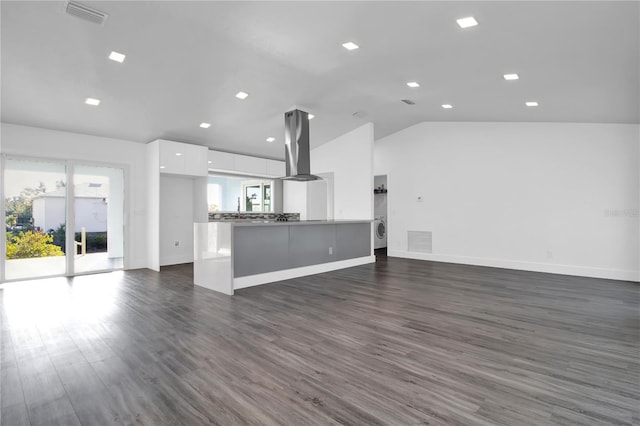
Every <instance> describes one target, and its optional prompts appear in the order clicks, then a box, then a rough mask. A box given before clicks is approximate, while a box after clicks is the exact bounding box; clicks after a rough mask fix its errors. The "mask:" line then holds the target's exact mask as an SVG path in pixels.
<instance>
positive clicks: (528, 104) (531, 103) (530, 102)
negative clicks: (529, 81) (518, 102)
mask: <svg viewBox="0 0 640 426" xmlns="http://www.w3.org/2000/svg"><path fill="white" fill-rule="evenodd" d="M524 104H525V105H526V106H528V107H537V106H538V105H539V104H538V103H537V102H536V101H528V102H525V103H524Z"/></svg>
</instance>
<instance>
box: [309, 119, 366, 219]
mask: <svg viewBox="0 0 640 426" xmlns="http://www.w3.org/2000/svg"><path fill="white" fill-rule="evenodd" d="M311 173H313V174H316V175H318V174H323V173H333V211H334V218H335V219H337V220H340V219H373V124H372V123H367V124H365V125H363V126H361V127H358V128H357V129H355V130H352V131H351V132H349V133H345V134H344V135H342V136H339V137H338V138H336V139H334V140H332V141H330V142H328V143H326V144H323V145H321V146H319V147H317V148H315V149H312V150H311Z"/></svg>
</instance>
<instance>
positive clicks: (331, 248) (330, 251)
mask: <svg viewBox="0 0 640 426" xmlns="http://www.w3.org/2000/svg"><path fill="white" fill-rule="evenodd" d="M332 254H333V247H329V255H332Z"/></svg>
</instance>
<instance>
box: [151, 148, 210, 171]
mask: <svg viewBox="0 0 640 426" xmlns="http://www.w3.org/2000/svg"><path fill="white" fill-rule="evenodd" d="M158 143H159V145H160V165H159V167H160V173H169V174H174V175H183V176H207V174H208V171H207V151H208V150H207V147H205V146H199V145H191V144H187V143H180V142H173V141H166V140H159V141H158Z"/></svg>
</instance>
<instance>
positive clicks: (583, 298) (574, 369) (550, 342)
mask: <svg viewBox="0 0 640 426" xmlns="http://www.w3.org/2000/svg"><path fill="white" fill-rule="evenodd" d="M191 282H192V278H191V270H190V265H187V266H186V267H185V266H177V267H169V268H164V269H163V271H162V272H161V273H155V272H152V271H148V270H136V271H128V272H116V273H111V274H103V275H93V276H83V277H76V278H69V279H66V278H57V279H49V280H40V281H32V282H21V283H12V284H6V285H5V286H4V288H3V289H2V290H0V309H1V315H0V321H1V324H0V325H1V328H0V329H1V333H2V334H1V339H2V340H1V342H2V347H1V352H0V357H1V358H0V361H1V373H2V376H1V382H0V398H1V401H2V402H1V405H0V407H1V413H0V417H1V419H2V425H3V426H5V425H6V426H17V425H65V426H66V425H79V424H80V425H200V424H219V425H263V424H264V425H270V424H286V425H332V424H349V425H591V424H607V425H629V424H638V422H639V421H640V417H639V416H638V406H639V400H638V395H639V393H640V389H639V382H640V359H639V358H640V352H639V350H640V349H639V348H640V345H639V330H640V328H639V326H640V317H639V315H640V286H639V285H638V284H636V283H629V282H620V281H608V280H599V279H588V278H577V277H567V276H559V275H551V274H540V273H530V272H522V271H510V270H503V269H492V268H482V267H473V266H463V265H453V264H444V263H431V262H424V261H414V260H406V259H395V258H389V259H387V258H384V257H382V258H380V259H379V261H378V262H377V263H376V264H371V265H365V266H360V267H356V268H350V269H345V270H342V271H336V272H331V273H327V274H322V275H316V276H311V277H306V278H300V279H294V280H289V281H283V282H281V283H275V284H268V285H264V286H259V287H253V288H247V289H244V290H241V291H239V292H237V295H236V296H234V297H227V296H223V295H218V294H216V293H213V292H210V291H208V290H205V289H202V288H194V287H193V285H191Z"/></svg>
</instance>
